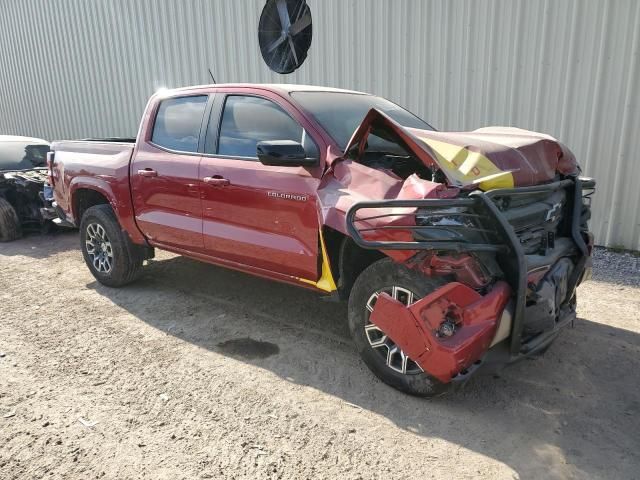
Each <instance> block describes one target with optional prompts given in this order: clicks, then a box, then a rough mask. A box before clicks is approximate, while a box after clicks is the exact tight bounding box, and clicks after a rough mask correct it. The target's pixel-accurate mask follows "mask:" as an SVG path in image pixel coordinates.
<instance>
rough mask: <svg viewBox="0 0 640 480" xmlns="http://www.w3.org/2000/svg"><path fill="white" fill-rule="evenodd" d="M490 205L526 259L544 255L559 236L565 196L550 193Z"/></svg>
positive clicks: (508, 198)
mask: <svg viewBox="0 0 640 480" xmlns="http://www.w3.org/2000/svg"><path fill="white" fill-rule="evenodd" d="M494 201H495V202H496V204H497V205H498V207H499V208H500V210H501V212H502V214H503V215H504V216H505V218H506V219H507V221H508V222H509V224H510V225H511V226H512V227H513V229H514V231H515V233H516V235H517V236H518V238H519V239H520V244H521V245H522V248H523V250H524V253H525V254H527V255H533V254H540V255H544V254H545V253H546V251H547V249H549V248H553V244H554V242H555V239H556V238H557V237H559V236H562V232H563V230H564V228H563V225H564V219H565V218H566V217H568V215H567V206H568V205H567V194H566V191H565V190H564V189H561V190H556V191H554V192H545V193H536V194H527V195H510V196H503V197H496V198H494Z"/></svg>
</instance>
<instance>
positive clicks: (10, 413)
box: [2, 410, 16, 418]
mask: <svg viewBox="0 0 640 480" xmlns="http://www.w3.org/2000/svg"><path fill="white" fill-rule="evenodd" d="M15 415H16V411H15V410H11V411H10V412H9V413H5V414H4V415H3V416H2V418H11V417H15Z"/></svg>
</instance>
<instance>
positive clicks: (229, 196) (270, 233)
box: [200, 156, 319, 280]
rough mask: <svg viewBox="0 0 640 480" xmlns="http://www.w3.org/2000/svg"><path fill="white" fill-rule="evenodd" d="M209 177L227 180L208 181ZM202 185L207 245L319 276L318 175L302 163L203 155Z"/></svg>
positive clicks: (215, 251) (232, 256)
mask: <svg viewBox="0 0 640 480" xmlns="http://www.w3.org/2000/svg"><path fill="white" fill-rule="evenodd" d="M205 178H207V179H209V178H216V179H224V180H226V181H228V183H227V182H218V183H215V182H214V183H213V184H212V183H210V181H208V182H205ZM200 181H201V183H200V190H201V198H202V209H203V234H204V246H205V249H206V250H207V251H208V253H210V254H211V255H214V256H216V257H222V258H226V259H229V260H232V261H235V262H238V263H242V264H246V265H252V266H255V267H258V268H263V269H265V270H270V271H273V272H278V273H283V274H286V275H292V276H295V277H301V278H305V279H310V280H315V279H317V277H318V228H319V224H318V214H317V208H316V197H315V192H316V190H317V187H318V183H319V180H318V179H316V178H314V177H313V176H312V174H311V173H310V172H309V171H308V170H306V169H304V168H302V167H269V166H265V165H262V164H261V163H259V162H258V161H252V160H240V159H229V158H215V157H206V156H205V157H202V160H201V163H200Z"/></svg>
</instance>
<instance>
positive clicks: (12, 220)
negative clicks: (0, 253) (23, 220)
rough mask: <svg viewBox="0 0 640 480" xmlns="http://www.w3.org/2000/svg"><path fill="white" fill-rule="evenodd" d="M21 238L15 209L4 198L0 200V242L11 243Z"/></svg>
mask: <svg viewBox="0 0 640 480" xmlns="http://www.w3.org/2000/svg"><path fill="white" fill-rule="evenodd" d="M21 236H22V228H20V219H19V218H18V214H17V213H16V210H15V208H13V206H12V205H11V204H10V203H9V202H8V201H7V200H5V199H4V198H0V242H11V241H13V240H17V239H18V238H20V237H21Z"/></svg>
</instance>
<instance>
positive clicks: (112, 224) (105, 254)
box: [80, 205, 144, 287]
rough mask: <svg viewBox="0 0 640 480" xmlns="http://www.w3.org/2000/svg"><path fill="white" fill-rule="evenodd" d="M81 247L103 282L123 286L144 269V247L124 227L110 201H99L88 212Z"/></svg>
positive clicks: (95, 274) (85, 215) (97, 278)
mask: <svg viewBox="0 0 640 480" xmlns="http://www.w3.org/2000/svg"><path fill="white" fill-rule="evenodd" d="M80 248H81V249H82V256H83V257H84V261H85V263H86V264H87V266H88V267H89V270H90V271H91V273H92V274H93V276H94V277H95V279H96V280H98V282H100V283H101V284H103V285H106V286H108V287H122V286H124V285H127V284H128V283H131V282H133V281H134V280H136V279H137V278H138V277H139V276H140V274H141V273H142V263H143V261H144V259H143V256H142V255H141V253H140V249H138V248H137V247H136V245H134V244H133V243H132V242H131V240H129V237H128V236H127V235H126V233H125V232H124V231H123V230H122V228H121V227H120V224H119V223H118V219H117V218H116V215H115V213H114V212H113V209H112V208H111V206H110V205H95V206H93V207H90V208H88V209H87V210H86V211H85V212H84V215H82V220H81V221H80ZM107 267H108V268H107Z"/></svg>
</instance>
